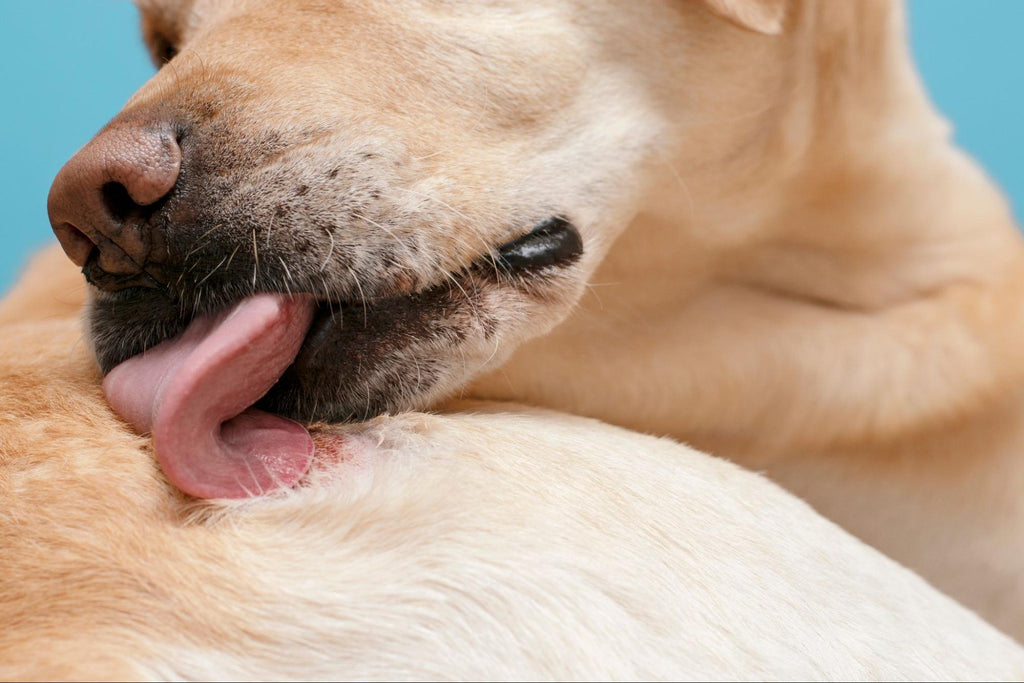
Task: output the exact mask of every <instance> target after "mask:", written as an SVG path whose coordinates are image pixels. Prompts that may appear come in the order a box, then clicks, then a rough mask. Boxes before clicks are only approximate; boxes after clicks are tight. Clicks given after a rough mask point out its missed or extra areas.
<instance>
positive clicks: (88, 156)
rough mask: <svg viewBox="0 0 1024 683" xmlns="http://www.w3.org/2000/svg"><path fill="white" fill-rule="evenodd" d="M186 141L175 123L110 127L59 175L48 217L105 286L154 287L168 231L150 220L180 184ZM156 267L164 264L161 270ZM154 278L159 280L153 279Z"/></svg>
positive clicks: (77, 257) (74, 258)
mask: <svg viewBox="0 0 1024 683" xmlns="http://www.w3.org/2000/svg"><path fill="white" fill-rule="evenodd" d="M180 171H181V148H180V147H179V146H178V142H177V140H176V138H175V135H174V133H173V132H171V131H170V130H165V129H160V128H154V127H142V126H123V127H112V128H108V129H107V130H104V131H103V132H101V133H100V134H99V135H97V136H96V138H94V139H93V140H92V141H91V142H90V143H89V144H87V145H86V146H85V147H83V148H82V149H81V151H79V152H78V154H76V155H75V156H74V157H72V159H71V160H70V161H69V162H68V163H67V164H66V165H65V166H64V168H63V169H61V171H60V173H58V174H57V178H56V179H55V180H54V182H53V187H52V188H51V189H50V197H49V206H48V208H49V214H50V224H51V226H52V227H53V231H54V233H55V234H56V236H57V239H58V240H59V241H60V243H61V246H62V247H63V248H64V251H65V252H66V253H67V255H68V257H69V258H70V259H71V260H72V261H74V262H75V264H76V265H79V266H82V267H83V268H85V270H86V274H87V275H89V276H90V280H91V281H92V282H93V284H95V285H97V286H99V287H101V288H103V289H122V288H125V287H129V286H153V285H155V284H156V283H157V281H158V280H159V277H158V276H154V269H152V268H150V267H149V266H150V264H151V263H152V262H154V261H156V262H159V261H160V259H161V257H160V254H158V253H156V252H158V251H160V250H162V248H163V246H162V245H163V239H162V235H159V234H157V228H154V227H153V225H152V224H151V222H150V221H149V220H148V218H149V215H150V214H151V213H152V212H153V208H154V205H156V204H158V203H159V202H160V201H161V200H162V199H164V198H165V197H166V196H167V195H168V194H169V193H170V192H171V190H173V189H174V186H175V184H176V183H177V181H178V175H179V173H180ZM155 270H156V271H157V272H158V271H159V269H155ZM154 278H156V279H154Z"/></svg>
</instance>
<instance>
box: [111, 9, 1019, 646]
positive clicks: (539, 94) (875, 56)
mask: <svg viewBox="0 0 1024 683" xmlns="http://www.w3.org/2000/svg"><path fill="white" fill-rule="evenodd" d="M143 5H144V7H146V8H147V17H148V19H147V21H149V22H150V24H152V25H160V26H163V28H162V30H163V31H164V32H165V33H167V34H168V35H172V36H173V38H174V40H175V41H176V42H177V43H178V44H179V46H180V47H182V50H183V51H182V54H181V55H180V57H178V58H177V59H176V60H175V61H174V62H172V63H171V64H170V65H168V67H166V68H165V69H164V70H163V71H161V73H160V74H159V75H158V76H157V77H156V79H154V81H153V82H152V83H150V84H149V85H148V86H147V87H146V88H144V89H143V90H142V91H140V93H139V95H138V96H137V97H136V98H135V100H133V103H132V105H131V106H132V107H143V106H148V105H151V104H153V103H154V102H159V101H161V99H162V98H164V99H166V98H171V97H173V96H174V94H175V93H179V92H185V93H189V94H196V93H198V95H196V97H200V95H202V94H203V93H207V92H212V93H214V94H216V95H223V94H224V93H227V94H228V95H230V93H231V92H232V91H231V90H230V88H225V89H223V90H220V89H219V88H221V87H222V84H221V82H220V80H219V79H222V78H228V76H230V78H235V77H239V75H241V77H244V78H242V81H243V82H245V79H248V78H253V79H256V82H258V83H259V84H260V85H261V88H257V89H253V90H251V91H250V90H246V91H244V92H245V96H246V97H248V98H250V99H251V101H249V102H248V103H249V104H250V105H251V108H253V109H254V110H258V111H259V112H260V115H261V116H262V117H263V120H265V121H268V122H273V123H275V124H279V125H281V126H286V125H292V126H295V127H297V128H301V127H302V126H303V125H307V124H322V125H325V126H328V127H329V128H330V130H331V135H330V136H326V137H322V138H318V139H317V144H312V145H304V146H302V147H301V149H300V150H299V152H296V154H297V155H300V156H298V157H296V158H297V161H295V162H294V163H295V164H296V166H297V167H299V168H301V167H302V164H304V163H305V164H307V165H312V163H313V162H312V161H309V159H313V158H314V157H316V155H320V156H322V157H326V158H330V155H332V154H348V153H350V152H351V148H352V143H351V140H349V138H350V137H351V138H353V139H354V138H360V139H362V138H363V137H365V136H366V135H367V133H368V132H369V133H374V132H376V133H375V134H380V135H379V138H380V139H383V140H385V143H386V144H390V145H393V148H392V152H393V153H394V155H395V156H396V158H397V157H400V158H402V159H406V160H409V159H413V160H415V163H411V162H410V163H409V164H408V165H406V166H403V169H404V170H405V171H406V172H408V173H410V174H411V175H412V178H413V180H412V181H410V182H411V183H412V184H411V185H410V186H409V187H411V188H412V190H413V193H412V194H407V195H403V196H407V197H409V196H418V197H420V199H421V200H422V202H421V204H416V205H413V204H410V203H407V204H405V205H404V206H403V210H405V211H407V212H409V213H411V214H412V215H416V211H417V210H420V209H423V207H433V209H432V210H438V211H440V214H442V215H444V216H447V217H448V218H450V219H451V220H448V221H435V220H434V219H436V218H437V215H438V214H437V213H433V214H430V217H431V221H432V222H429V223H427V224H424V225H419V224H417V225H415V226H413V228H415V231H420V232H422V235H420V232H417V236H418V238H422V240H423V241H424V243H425V244H427V245H429V246H430V247H431V248H432V249H433V250H434V251H432V252H430V253H431V254H432V256H431V258H432V259H433V260H431V261H430V262H423V263H419V264H418V265H419V266H420V267H421V270H420V271H417V272H418V274H419V275H422V276H423V277H427V275H425V274H426V273H431V272H435V271H436V270H437V269H442V270H451V269H457V268H458V267H462V266H465V265H466V264H467V263H469V262H470V261H471V260H472V259H473V258H475V257H476V256H477V255H478V253H479V252H478V250H477V247H476V246H475V245H476V244H478V243H483V244H484V246H485V247H487V246H493V245H495V244H499V243H500V242H501V241H502V240H505V239H508V238H509V237H511V236H513V233H512V232H510V227H509V226H510V222H509V221H508V220H507V219H508V216H510V215H512V216H517V217H522V216H526V215H530V211H531V210H533V208H534V207H554V208H557V209H560V210H564V211H566V212H567V213H569V214H570V215H571V216H572V217H573V219H574V220H575V221H576V222H577V224H578V227H579V229H580V232H581V234H582V235H583V238H584V244H585V247H586V248H585V252H584V258H583V259H582V260H581V262H580V264H579V268H578V269H577V270H576V271H574V272H573V273H572V277H571V278H569V279H568V280H567V281H566V282H565V283H560V285H559V286H560V288H561V289H560V290H559V293H560V296H558V297H552V299H551V302H550V303H549V304H548V305H547V306H542V305H538V304H537V302H535V301H532V302H529V303H528V304H523V305H522V306H521V307H518V305H517V306H513V307H512V308H510V312H507V317H508V318H509V319H511V320H515V321H516V322H515V324H514V325H513V327H512V331H511V332H509V333H508V334H507V335H505V336H503V337H502V338H501V340H500V343H499V344H497V345H496V346H489V345H486V344H480V345H478V346H477V347H474V348H472V349H470V350H469V351H468V352H467V353H465V354H464V355H463V356H462V357H461V361H462V362H463V363H465V367H466V368H468V369H469V370H471V371H473V372H476V371H478V370H481V369H483V370H489V369H491V368H494V367H496V366H498V365H500V364H501V362H502V361H504V360H505V358H506V357H508V356H511V359H510V360H509V361H508V362H507V363H505V364H504V365H501V367H500V368H498V369H496V370H494V371H493V372H491V373H490V374H488V375H486V376H483V377H482V378H480V379H478V380H477V381H475V383H473V384H472V385H470V386H469V387H468V388H467V389H466V390H465V392H464V395H465V396H473V397H480V398H492V399H501V400H514V401H518V402H523V403H528V404H531V405H536V406H545V407H550V408H556V409H559V410H564V411H568V412H572V413H577V414H582V415H588V416H592V417H597V418H600V419H603V420H606V421H608V422H611V423H614V424H618V425H623V426H626V427H630V428H633V429H636V430H639V431H644V432H651V433H654V434H659V435H670V436H673V437H675V438H677V439H680V440H683V441H686V442H688V443H690V444H692V445H694V446H695V447H698V448H700V449H701V450H704V451H706V452H709V453H712V454H715V455H720V456H724V457H726V458H730V459H733V460H736V461H738V462H740V463H742V464H744V465H746V466H748V467H750V468H753V469H757V470H763V471H766V472H767V473H768V474H769V475H770V476H771V477H773V478H774V479H776V480H777V481H779V482H781V483H782V484H784V485H785V486H786V487H788V488H789V489H790V490H792V491H794V492H796V493H797V494H799V495H801V496H803V497H805V498H806V499H807V500H808V501H810V502H811V503H812V504H813V505H814V506H815V507H816V508H818V509H819V510H821V511H822V512H824V513H825V514H826V515H827V516H829V517H830V518H832V519H834V520H835V521H837V522H839V523H840V524H841V525H843V526H844V527H846V528H847V529H848V530H850V531H852V532H853V533H855V534H857V535H858V536H860V537H861V538H863V539H864V540H866V541H867V542H869V543H870V544H872V545H874V546H876V547H877V548H879V549H881V550H882V551H883V552H885V553H887V554H889V555H891V556H892V557H893V558H895V559H897V560H898V561H900V562H902V563H904V564H906V565H908V566H909V567H911V568H913V569H914V570H916V571H918V572H920V573H921V574H922V575H923V576H925V577H926V578H927V579H929V580H930V581H932V582H933V583H934V584H936V585H937V586H938V587H940V588H941V589H942V590H944V591H947V592H948V593H950V594H951V595H953V596H954V597H956V598H957V599H959V600H961V601H963V602H964V603H965V604H966V605H968V606H970V607H972V608H973V609H976V610H978V611H979V612H980V613H981V614H983V615H984V616H985V617H986V618H987V619H989V620H991V621H992V622H993V623H994V624H996V625H998V626H999V627H1001V628H1003V629H1005V630H1007V631H1008V632H1010V633H1011V634H1014V635H1016V636H1018V637H1021V636H1024V580H1022V577H1024V548H1022V540H1021V539H1022V538H1024V534H1022V533H1021V531H1022V528H1024V503H1021V502H1020V499H1021V498H1020V495H1019V491H1020V490H1021V485H1022V484H1024V459H1022V457H1021V451H1022V446H1024V443H1022V439H1024V415H1022V410H1024V403H1022V402H1024V394H1022V391H1021V386H1022V385H1021V380H1022V376H1024V351H1022V350H1021V344H1020V339H1021V338H1022V333H1024V329H1022V327H1024V304H1022V303H1021V302H1022V301H1024V251H1022V248H1021V238H1020V235H1019V234H1018V232H1017V228H1016V226H1015V224H1014V222H1013V220H1012V217H1011V216H1010V213H1009V211H1008V209H1007V206H1006V203H1005V201H1004V200H1003V199H1002V197H1001V196H1000V195H999V193H998V191H997V190H996V189H995V188H994V187H993V186H992V184H991V182H990V181H989V180H988V179H987V178H986V177H985V176H984V174H983V173H982V172H981V171H980V170H979V169H978V168H977V167H976V166H975V165H974V164H973V163H972V162H971V161H970V160H969V159H967V158H966V157H965V156H964V155H963V154H962V153H960V152H959V151H958V150H956V149H955V148H954V147H953V146H952V144H951V143H950V139H949V138H950V133H949V127H948V126H947V125H946V124H945V123H944V122H943V121H942V120H941V118H940V117H939V116H937V115H936V114H935V113H934V111H933V109H932V107H931V105H930V103H929V102H928V101H927V98H926V96H925V94H924V92H923V89H922V87H921V85H920V83H919V81H918V77H917V75H916V73H915V72H914V70H913V67H912V65H911V63H910V60H909V57H908V54H907V48H906V44H905V28H904V25H903V13H902V8H901V6H900V5H899V4H897V3H892V2H883V1H879V0H863V1H859V2H832V1H829V0H824V1H820V2H816V1H814V0H790V1H788V2H784V3H775V2H771V3H763V4H761V3H758V2H757V1H756V0H749V1H747V2H744V1H743V0H733V1H726V0H722V1H719V2H709V3H706V4H705V3H700V2H696V0H693V1H689V2H687V1H686V0H664V1H659V2H649V3H646V2H645V3H612V2H587V3H581V2H572V1H570V0H565V1H564V2H557V3H547V2H545V3H540V2H536V3H528V2H516V3H502V2H488V3H471V4H470V3H460V2H454V1H452V2H443V3H437V4H432V5H430V8H429V11H428V9H427V8H425V7H424V6H423V5H422V4H421V3H412V2H410V3H399V2H387V3H380V2H370V1H368V0H366V1H360V2H356V1H354V2H351V3H344V4H343V5H341V4H339V5H334V4H329V3H322V2H313V1H312V0H289V2H278V3H263V2H257V0H232V1H231V2H219V3H213V2H210V1H208V0H195V2H171V1H170V0H148V1H147V2H145V3H143ZM778 6H781V8H782V10H783V11H782V13H781V14H776V13H773V12H772V11H771V9H772V8H773V7H778ZM341 7H344V11H343V10H342V9H340V8H341ZM474 8H475V9H474ZM709 8H710V10H712V11H709ZM471 10H472V11H471ZM342 12H343V17H342V19H343V21H339V16H341V15H339V14H338V13H342ZM466 12H470V13H471V14H472V15H473V16H472V17H469V16H468V15H467V14H465V13H466ZM311 16H316V17H317V18H318V19H317V20H318V21H320V24H319V25H320V26H321V27H322V28H323V30H322V31H319V32H311V31H309V30H308V26H307V24H308V22H309V21H311V19H310V17H311ZM723 17H724V18H725V19H728V21H725V20H723ZM304 22H305V23H304ZM332 22H335V23H332ZM510 22H511V26H512V27H513V28H512V29H510V28H509V26H510ZM336 25H342V26H344V27H346V28H344V29H337V30H336V32H334V33H332V32H331V31H330V30H329V29H331V28H332V27H335V26H336ZM168 27H170V28H168ZM303 27H305V28H303ZM349 27H351V30H350V29H349ZM510 31H511V33H510ZM510 35H514V36H515V40H514V41H512V40H510V39H509V36H510ZM467 36H471V39H470V38H467ZM356 38H358V40H357V39H356ZM467 40H469V42H466V41H467ZM257 44H258V46H259V48H260V49H252V46H253V45H257ZM453 45H458V46H461V47H466V48H467V49H466V50H462V51H459V50H454V51H453V48H452V46H453ZM481 51H482V52H483V53H486V54H488V55H489V59H488V60H486V63H482V62H481V61H480V60H479V57H480V54H479V53H481ZM338 54H342V55H344V56H345V57H346V61H345V62H344V66H345V68H344V69H342V68H340V67H339V66H338V62H337V61H336V60H337V55H338ZM536 64H544V69H537V68H533V67H534V66H535V65H536ZM225 74H227V76H225ZM423 74H435V75H437V74H441V75H443V77H442V76H437V78H432V79H431V78H423ZM230 78H229V80H228V82H229V84H230V83H231V82H232V81H230ZM467 103H472V104H473V105H474V106H468V105H467ZM130 108H131V107H130ZM338 122H341V123H340V124H339V123H338ZM333 126H337V128H334V127H333ZM381 131H384V133H381ZM375 139H377V138H375ZM346 150H348V151H346ZM301 155H306V156H305V157H303V156H301ZM307 157H308V158H307ZM317 158H318V157H317ZM415 193H419V194H415ZM424 197H425V198H424ZM417 201H419V200H417ZM438 207H441V209H443V210H441V209H438ZM423 210H424V211H425V210H426V209H423ZM449 210H450V211H449ZM512 224H515V223H514V222H513V223H512ZM413 228H410V230H413ZM451 235H455V238H451V237H450V236H451ZM584 284H586V285H587V286H586V287H584ZM581 295H582V301H581V302H580V303H579V305H578V306H576V307H575V309H574V310H573V312H572V313H571V315H569V317H568V318H566V319H563V318H565V316H566V315H567V314H568V311H569V310H570V308H571V303H572V302H573V301H575V300H576V298H577V297H579V296H581ZM524 321H525V322H524ZM515 325H518V327H516V326H515ZM551 328H554V329H553V331H551V332H550V333H548V334H546V335H545V336H541V337H538V338H536V339H534V340H533V341H526V342H525V343H523V344H522V345H521V346H519V348H518V350H516V351H515V352H514V353H513V350H514V349H516V346H517V344H520V343H521V342H524V341H525V340H526V339H528V338H529V337H531V336H533V335H537V334H540V333H541V332H544V331H546V330H548V329H551ZM467 372H468V371H467ZM455 388H456V387H455V386H454V385H453V386H447V387H442V389H444V390H446V391H448V392H449V393H450V392H451V391H452V390H454V389H455ZM440 393H443V392H441V391H440V390H438V392H435V393H434V394H431V396H430V398H432V399H434V398H436V397H437V395H439V394H440Z"/></svg>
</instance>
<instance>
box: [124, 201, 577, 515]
mask: <svg viewBox="0 0 1024 683" xmlns="http://www.w3.org/2000/svg"><path fill="white" fill-rule="evenodd" d="M581 252H582V242H581V239H580V236H579V233H578V232H577V231H576V229H575V228H574V227H573V226H572V225H571V224H569V223H568V222H567V221H565V220H563V219H560V218H559V219H551V220H548V221H545V222H544V223H542V224H540V225H538V226H537V227H536V228H534V229H533V230H532V231H531V232H529V233H528V234H526V235H524V236H522V237H520V238H518V239H516V240H513V241H512V242H509V243H507V244H505V245H504V246H502V247H501V248H500V249H498V250H497V254H496V255H487V256H486V257H484V258H483V259H481V262H480V263H478V264H474V266H473V267H471V269H470V272H472V271H473V270H478V271H481V272H483V271H486V272H491V273H497V274H498V275H501V274H503V273H504V274H506V275H508V276H509V277H520V278H521V277H523V276H529V275H537V274H542V273H543V272H544V271H546V270H551V269H557V268H559V267H563V266H566V265H568V264H571V263H573V262H574V261H575V260H576V259H577V258H578V257H579V255H580V254H581ZM445 291H448V290H447V289H446V290H445ZM467 296H468V295H467ZM447 305H448V304H447V303H446V302H445V300H444V296H443V295H442V293H441V290H436V289H435V290H427V291H423V292H417V293H414V294H411V295H407V296H405V297H401V298H399V299H395V300H391V301H386V302H383V303H382V304H381V305H380V306H379V307H378V308H379V309H380V311H378V314H377V315H376V316H375V322H374V325H376V327H377V328H378V329H375V328H374V325H370V324H369V323H368V321H367V320H366V319H364V321H363V322H364V324H363V325H358V324H356V325H353V324H352V321H353V320H354V319H355V320H358V316H359V315H360V310H359V308H360V307H359V306H356V305H347V304H344V303H340V302H332V301H318V300H317V299H316V298H314V297H313V296H312V295H310V294H291V293H258V294H254V295H252V296H248V297H246V298H244V299H242V300H241V301H238V302H237V303H235V304H234V305H233V306H232V307H230V308H228V309H226V310H222V311H220V312H217V313H214V314H211V315H203V316H199V317H196V318H194V319H193V320H191V321H190V322H189V323H188V324H187V327H186V328H185V330H184V332H182V333H180V334H178V335H176V336H174V337H173V338H170V339H167V340H164V341H162V342H161V343H159V344H157V345H156V346H153V347H152V348H149V349H148V350H146V351H145V352H143V353H141V354H138V355H135V356H132V357H130V358H128V359H127V360H124V361H123V362H121V363H119V364H117V366H116V367H114V368H113V369H112V370H111V371H110V372H109V374H108V375H107V377H106V379H105V380H104V390H105V392H106V394H107V397H108V399H109V401H110V403H111V405H112V406H113V408H114V410H115V411H116V412H117V413H118V414H120V415H121V416H122V417H123V418H124V419H125V420H126V421H128V422H129V423H130V424H131V425H132V426H133V427H134V428H135V429H137V430H138V431H139V432H140V433H151V434H152V436H153V440H154V446H155V449H156V454H157V458H158V460H159V462H160V465H161V467H162V468H163V470H164V472H165V474H166V475H167V477H168V479H170V481H171V482H172V483H173V484H174V485H176V486H177V487H178V488H180V489H182V490H183V491H185V492H186V493H189V494H191V495H194V496H197V497H201V498H240V497H248V496H252V495H258V494H262V493H266V492H268V491H271V490H275V489H278V488H282V487H292V486H294V485H295V484H296V483H297V482H298V481H299V480H300V479H301V478H302V477H303V476H304V474H305V473H306V471H307V470H308V469H309V467H310V464H311V462H312V460H313V457H314V446H313V441H312V439H311V437H310V435H309V432H308V431H307V429H306V428H305V427H304V426H303V424H302V423H309V422H313V421H316V420H318V419H323V418H324V417H325V415H323V414H321V413H320V411H318V409H317V406H318V402H319V397H321V396H322V395H325V385H331V384H333V385H335V386H333V387H329V388H328V389H327V390H326V391H327V392H328V393H329V392H330V391H335V392H341V393H347V394H352V395H359V393H360V392H361V388H360V387H338V386H337V385H338V384H341V383H346V382H348V383H353V384H358V383H360V382H364V381H367V380H366V375H365V372H367V371H369V372H375V371H376V370H375V369H374V365H375V364H376V365H380V364H381V358H383V357H386V356H388V355H389V354H394V353H397V354H403V353H404V354H408V353H409V352H408V346H409V345H410V344H411V343H412V341H411V340H410V339H407V338H406V337H407V336H408V335H410V334H411V333H412V332H413V330H414V329H418V327H417V326H422V325H423V324H424V322H423V321H424V319H425V318H428V317H431V316H433V317H435V318H438V319H440V320H441V321H442V322H441V323H438V324H443V319H444V317H445V315H446V306H447ZM470 305H472V302H470ZM389 306H390V308H389ZM362 315H364V316H366V311H365V310H363V311H362ZM410 319H415V320H416V325H412V326H410V325H408V322H409V320H410ZM346 325H348V327H346ZM349 328H352V329H349ZM395 338H398V339H399V340H400V341H398V342H396V341H395ZM339 366H343V367H344V368H346V369H347V370H346V371H339V370H338V367H339ZM399 367H401V366H399ZM417 370H419V366H418V365H417ZM400 384H401V383H400ZM367 392H369V389H367ZM367 395H368V396H369V393H368V394H367ZM368 403H369V402H368ZM373 412H374V410H373V408H372V406H370V405H367V411H365V412H364V413H363V414H362V415H360V416H362V417H368V416H369V414H372V413H373ZM377 412H383V411H380V410H378V411H377ZM326 417H331V414H330V413H328V414H327V415H326Z"/></svg>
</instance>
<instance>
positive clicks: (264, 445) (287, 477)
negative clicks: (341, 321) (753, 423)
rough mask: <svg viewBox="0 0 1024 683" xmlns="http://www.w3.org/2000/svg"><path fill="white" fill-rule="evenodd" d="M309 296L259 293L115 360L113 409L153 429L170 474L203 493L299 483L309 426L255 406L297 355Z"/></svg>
mask: <svg viewBox="0 0 1024 683" xmlns="http://www.w3.org/2000/svg"><path fill="white" fill-rule="evenodd" d="M315 309H316V305H315V303H314V302H313V300H312V298H311V297H309V296H295V297H286V296H283V295H275V294H258V295H256V296H253V297H250V298H248V299H245V300H244V301H242V302H241V303H239V304H238V305H236V306H235V307H234V308H233V309H231V310H230V311H228V312H226V313H224V314H221V315H219V316H216V317H207V318H198V319H196V320H195V321H193V322H192V323H191V324H190V325H189V327H188V329H186V330H185V332H184V333H183V334H181V335H180V336H178V337H176V338H174V339H171V340H168V341H165V342H164V343H162V344H160V345H158V346H156V347H154V348H152V349H150V350H149V351H147V352H146V353H144V354H141V355H139V356H136V357H134V358H130V359H128V360H127V361H125V362H124V363H122V364H121V365H119V366H117V367H116V368H114V369H113V370H112V371H111V372H110V374H108V375H107V377H106V379H105V380H104V382H103V389H104V391H105V392H106V395H107V399H108V400H109V401H110V404H111V406H113V408H114V410H115V412H117V413H118V414H119V415H120V416H121V417H122V418H124V419H125V420H126V421H127V422H128V423H129V424H131V425H132V426H133V427H134V428H135V429H136V430H138V431H139V432H140V433H143V434H145V433H152V435H153V443H154V446H155V448H156V455H157V460H158V461H159V462H160V466H161V468H162V469H163V471H164V473H165V474H166V475H167V478H168V479H169V480H170V481H171V483H173V484H174V485H175V486H177V487H178V488H180V489H181V490H182V491H184V492H185V493H188V494H191V495H193V496H196V497H199V498H245V497H249V496H256V495H261V494H264V493H268V492H270V491H273V490H275V489H278V488H282V487H292V486H294V485H295V484H296V483H297V482H298V481H299V480H300V479H301V478H302V476H303V475H304V474H305V473H306V471H307V470H308V469H309V467H310V463H311V462H312V459H313V451H314V446H313V440H312V438H311V437H310V435H309V433H308V432H307V431H306V429H305V427H303V426H302V425H300V424H298V423H296V422H292V421H291V420H287V419H285V418H283V417H278V416H277V415H272V414H270V413H265V412H263V411H260V410H256V409H254V408H252V407H251V406H252V405H253V404H254V403H256V401H258V400H259V399H260V398H261V397H262V396H263V395H264V394H266V393H267V391H269V390H270V388H271V387H272V386H274V384H275V383H276V382H277V380H278V379H279V378H280V377H281V375H282V374H283V373H284V371H285V370H286V369H287V368H288V366H290V365H291V364H292V362H293V361H294V360H295V356H296V355H297V354H298V352H299V348H300V347H301V346H302V343H303V340H304V339H305V337H306V333H307V332H308V330H309V327H310V324H311V323H312V320H313V314H314V312H315Z"/></svg>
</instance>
